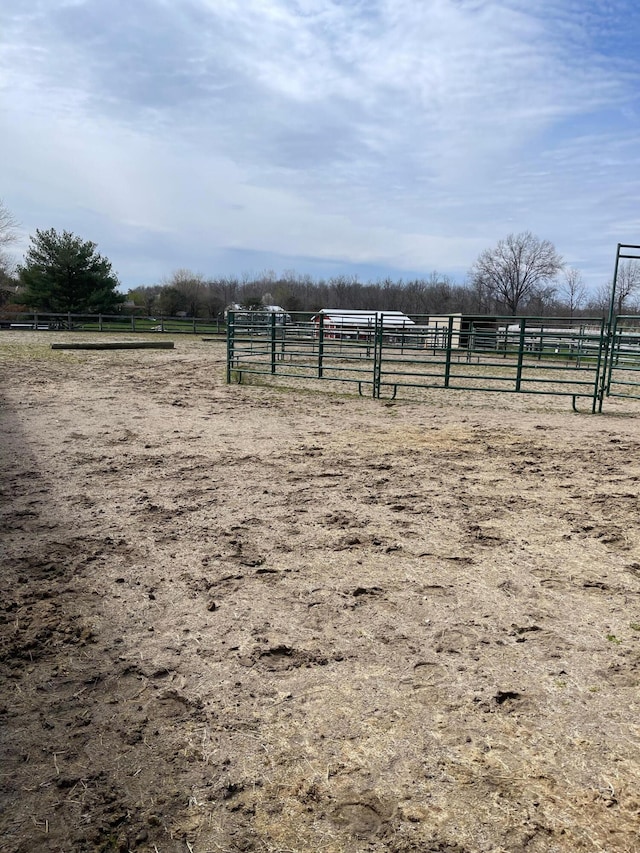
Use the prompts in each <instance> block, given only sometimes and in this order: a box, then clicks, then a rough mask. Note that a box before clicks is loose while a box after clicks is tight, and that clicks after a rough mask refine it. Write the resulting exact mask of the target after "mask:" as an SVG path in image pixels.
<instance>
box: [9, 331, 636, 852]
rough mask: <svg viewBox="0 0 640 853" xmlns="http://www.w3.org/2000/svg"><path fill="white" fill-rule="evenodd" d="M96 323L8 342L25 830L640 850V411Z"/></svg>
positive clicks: (19, 816) (56, 837) (146, 837)
mask: <svg viewBox="0 0 640 853" xmlns="http://www.w3.org/2000/svg"><path fill="white" fill-rule="evenodd" d="M74 339H78V338H77V336H76V338H74V337H73V335H67V336H66V338H65V337H64V336H63V335H61V334H58V333H55V334H52V333H49V334H47V333H30V332H25V333H22V332H7V333H2V335H1V336H0V356H1V359H2V376H3V378H2V393H3V396H4V405H3V408H2V436H3V440H2V453H3V467H4V474H3V480H2V497H3V504H2V522H3V528H4V529H3V540H2V548H3V560H2V574H1V584H2V592H1V596H0V607H1V609H2V624H1V626H0V630H1V637H2V669H1V674H2V699H1V702H0V725H1V732H2V735H1V736H2V741H3V742H2V748H1V762H2V766H1V772H2V776H1V777H0V783H1V790H2V825H1V826H0V835H1V842H0V846H1V848H2V850H3V851H4V853H32V851H55V852H56V853H59V852H61V851H65V853H76V851H79V853H82V851H111V850H120V851H127V850H132V851H136V852H138V851H145V853H173V851H181V853H217V851H272V853H276V851H277V853H288V852H290V851H326V853H342V851H354V853H364V851H372V853H373V851H390V853H408V851H423V853H490V851H491V853H505V851H507V852H508V853H542V851H545V853H546V852H547V851H557V853H573V852H574V851H605V853H617V852H618V851H620V853H622V851H626V853H637V851H638V850H640V839H639V836H638V828H639V810H640V751H639V741H638V721H639V711H640V697H639V691H638V685H639V682H640V528H639V517H640V507H639V493H640V408H638V407H636V408H635V409H634V404H632V403H628V402H625V403H621V402H618V403H616V402H609V403H608V404H607V407H606V408H607V414H605V415H599V416H598V415H596V416H594V415H590V414H574V413H573V412H571V409H570V401H569V400H567V399H549V398H542V397H541V398H536V397H523V398H519V397H515V396H514V395H511V396H508V395H504V396H502V395H500V396H497V395H493V396H492V395H482V394H475V393H456V392H449V393H447V392H433V393H429V394H428V395H427V396H426V398H425V401H424V402H420V403H418V402H403V401H401V400H399V401H396V402H394V403H389V402H387V403H385V402H383V401H378V400H372V399H368V398H360V397H358V396H347V395H345V394H340V393H338V390H339V386H336V385H324V386H322V385H315V386H312V385H309V386H308V387H303V386H302V385H298V386H294V385H293V382H292V381H291V380H290V384H289V387H285V386H284V382H281V384H280V386H279V387H268V386H267V385H266V384H263V385H243V386H236V385H231V386H226V385H225V384H224V369H223V368H224V365H223V363H222V358H223V354H224V347H223V345H218V344H215V343H213V344H212V343H204V342H202V341H201V340H200V339H198V338H194V339H187V338H186V337H185V338H177V339H176V346H175V349H174V350H171V351H168V350H167V351H143V350H138V351H134V350H129V351H105V352H72V353H70V352H64V351H63V352H59V351H55V352H54V351H52V350H51V349H50V344H51V342H52V341H54V340H57V341H59V340H74ZM91 339H92V340H93V339H94V338H93V337H92V338H91ZM585 408H587V407H586V406H585Z"/></svg>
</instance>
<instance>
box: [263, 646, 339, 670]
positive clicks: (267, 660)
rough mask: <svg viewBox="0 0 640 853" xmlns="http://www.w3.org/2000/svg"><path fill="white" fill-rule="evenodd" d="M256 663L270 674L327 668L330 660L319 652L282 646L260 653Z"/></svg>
mask: <svg viewBox="0 0 640 853" xmlns="http://www.w3.org/2000/svg"><path fill="white" fill-rule="evenodd" d="M256 662H257V663H259V664H260V665H261V666H263V667H264V668H265V669H267V670H269V672H284V671H285V670H288V669H298V668H300V667H311V666H326V665H327V664H328V663H329V659H328V658H327V657H326V655H322V654H320V653H318V652H310V651H306V650H303V649H294V648H293V647H292V646H287V645H285V644H280V645H277V646H272V647H271V648H269V649H266V650H261V651H260V652H259V653H258V657H257V659H256Z"/></svg>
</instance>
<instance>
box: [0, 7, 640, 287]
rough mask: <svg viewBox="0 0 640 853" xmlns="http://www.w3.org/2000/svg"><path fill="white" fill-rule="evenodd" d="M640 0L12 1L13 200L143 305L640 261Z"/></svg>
mask: <svg viewBox="0 0 640 853" xmlns="http://www.w3.org/2000/svg"><path fill="white" fill-rule="evenodd" d="M638 45H640V7H639V6H638V4H637V2H636V0H535V2H533V0H493V1H492V0H29V2H25V0H2V4H1V5H0V199H2V200H3V202H4V204H5V206H6V207H7V208H8V209H9V210H10V211H11V213H12V214H13V215H14V216H15V218H16V219H18V221H19V223H20V225H21V228H20V238H19V241H18V243H16V245H15V246H14V250H13V254H14V257H15V259H16V260H18V261H19V260H20V259H21V258H22V255H23V253H24V251H25V250H26V248H27V246H28V244H29V235H32V234H34V233H35V230H36V228H40V229H47V228H56V229H58V230H65V229H66V230H68V231H72V232H73V233H74V234H77V235H78V236H80V237H82V238H84V239H89V240H92V241H94V242H95V243H96V244H97V246H98V251H100V253H101V254H103V255H105V256H106V257H108V258H109V260H110V261H111V262H112V264H113V268H114V270H115V272H116V273H117V274H118V276H119V278H120V281H121V286H122V289H123V290H125V291H126V290H128V289H129V288H133V287H136V286H138V285H144V284H154V283H158V282H160V281H162V280H166V279H167V278H168V277H170V276H171V274H172V273H173V272H174V271H175V270H177V269H189V270H192V271H194V272H197V273H200V274H202V275H204V276H206V277H217V276H222V275H237V276H243V275H257V274H260V273H261V272H263V271H266V270H273V271H274V272H276V274H279V273H282V272H285V271H291V270H293V271H295V272H296V273H298V274H299V275H305V274H308V275H311V276H312V277H313V278H316V279H317V278H320V277H328V276H332V275H348V276H358V278H359V279H360V280H361V281H375V280H378V279H381V278H384V277H387V276H389V277H391V278H392V279H393V280H398V279H400V278H402V279H404V280H408V279H411V278H415V277H418V276H424V277H426V276H428V275H429V274H430V273H432V272H433V271H436V272H438V273H440V274H442V275H448V276H450V277H451V278H452V279H453V280H454V281H457V282H460V283H462V282H464V280H465V277H466V275H467V273H468V270H469V268H470V267H471V265H472V264H473V262H474V260H475V259H476V258H477V257H478V255H479V254H480V253H481V252H482V251H483V250H484V249H487V248H491V247H492V246H494V245H495V244H496V243H497V242H498V241H499V240H501V239H503V238H504V237H506V236H507V235H509V234H517V233H520V232H523V231H531V232H532V233H533V234H535V235H536V236H538V237H539V238H540V239H545V240H550V241H551V242H553V243H554V245H555V247H556V249H557V250H558V252H559V253H560V254H561V255H562V256H563V258H564V259H565V261H566V263H567V264H568V265H570V266H572V267H575V268H577V269H578V270H580V271H581V273H582V275H583V277H584V281H585V283H586V284H587V286H589V287H591V288H593V289H595V288H596V287H598V286H600V285H601V284H603V283H604V282H606V281H607V280H608V279H610V278H611V276H612V273H613V265H614V261H615V254H616V247H617V244H618V243H630V244H640V49H639V47H638Z"/></svg>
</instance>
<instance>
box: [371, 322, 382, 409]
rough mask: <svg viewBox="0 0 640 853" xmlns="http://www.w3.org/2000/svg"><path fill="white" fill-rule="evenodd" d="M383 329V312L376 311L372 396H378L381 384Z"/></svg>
mask: <svg viewBox="0 0 640 853" xmlns="http://www.w3.org/2000/svg"><path fill="white" fill-rule="evenodd" d="M383 329H384V314H382V313H380V314H379V315H378V314H377V313H376V326H375V344H374V347H373V389H372V394H373V396H374V397H377V398H379V397H380V394H381V386H382V332H383Z"/></svg>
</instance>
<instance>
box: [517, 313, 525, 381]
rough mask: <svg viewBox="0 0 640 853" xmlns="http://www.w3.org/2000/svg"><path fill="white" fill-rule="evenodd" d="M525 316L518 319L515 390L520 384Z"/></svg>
mask: <svg viewBox="0 0 640 853" xmlns="http://www.w3.org/2000/svg"><path fill="white" fill-rule="evenodd" d="M526 324H527V321H526V318H525V317H523V318H522V319H521V320H520V339H519V342H518V365H517V367H516V391H519V390H520V385H521V384H522V365H523V361H524V341H525V329H526Z"/></svg>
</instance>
